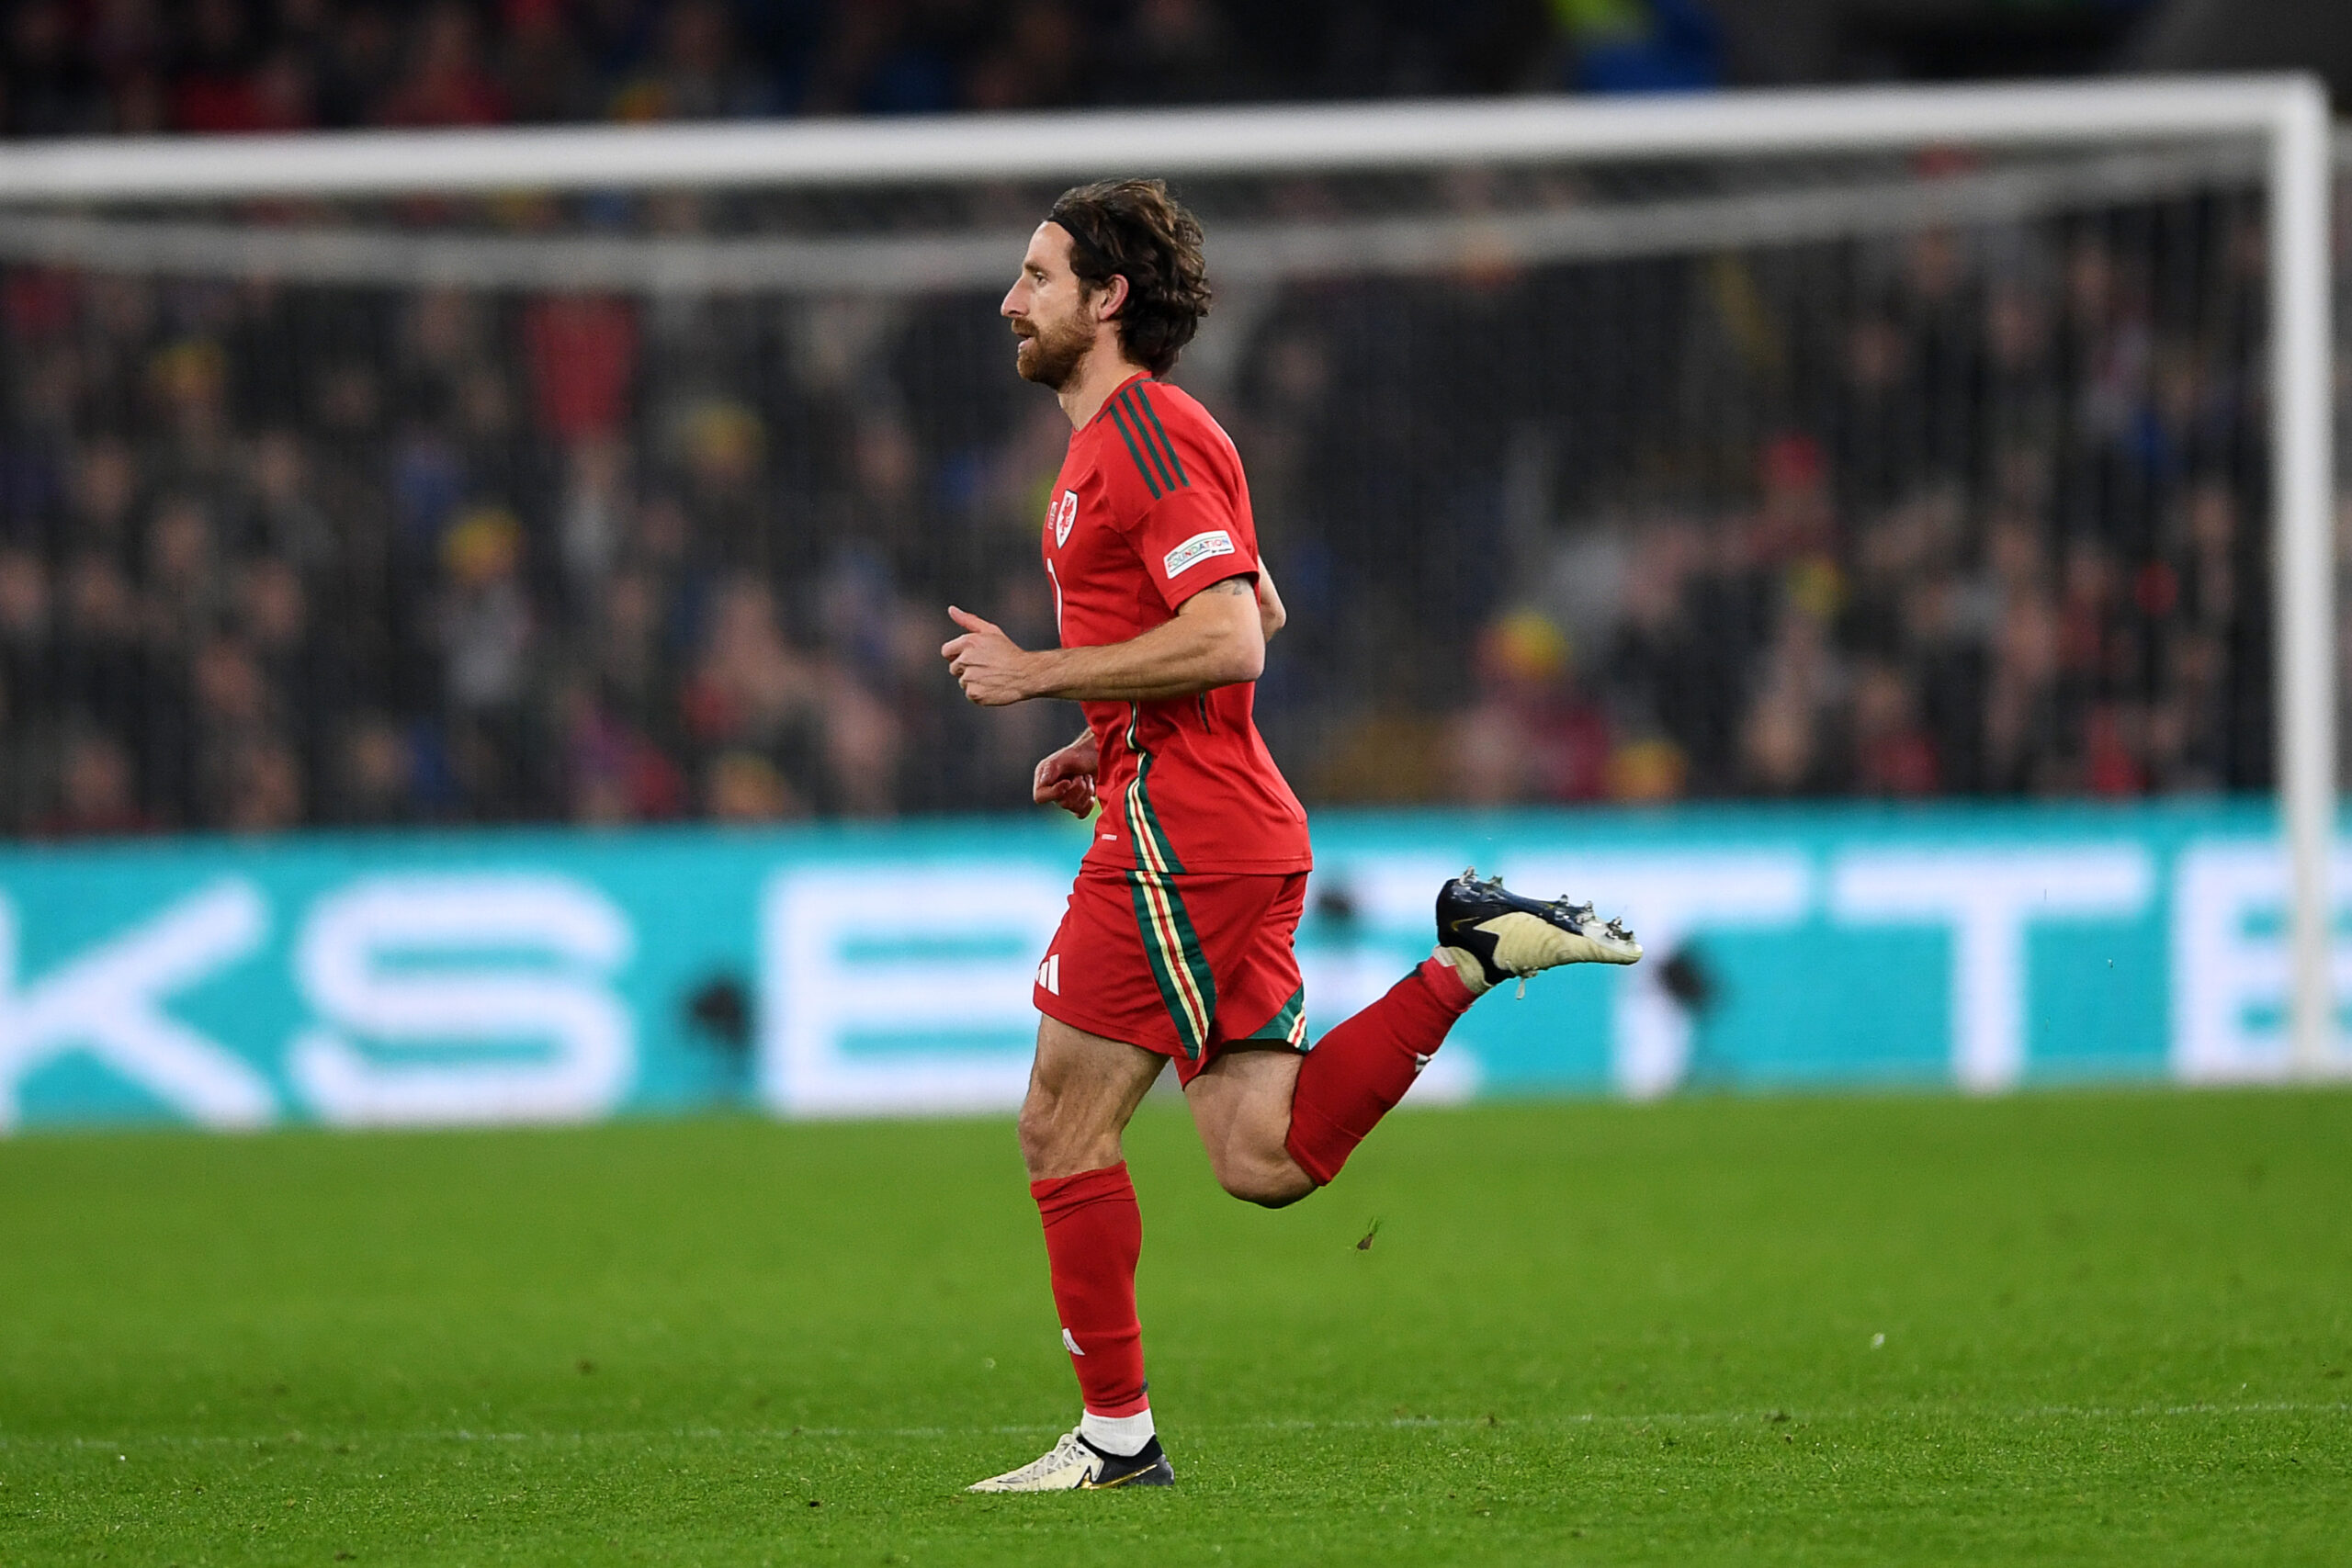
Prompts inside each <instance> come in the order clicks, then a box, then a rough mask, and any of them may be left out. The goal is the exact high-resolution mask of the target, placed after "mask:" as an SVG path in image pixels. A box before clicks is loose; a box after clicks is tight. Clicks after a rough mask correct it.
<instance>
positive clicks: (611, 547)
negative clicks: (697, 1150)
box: [0, 83, 2334, 923]
mask: <svg viewBox="0 0 2352 1568" xmlns="http://www.w3.org/2000/svg"><path fill="white" fill-rule="evenodd" d="M2319 112H2320V111H2319V110H2318V109H2317V108H2316V107H2315V106H2314V105H2313V104H2312V101H2311V100H2310V98H2309V96H2308V93H2307V92H2305V91H2301V90H2299V89H2297V88H2296V87H2294V86H2293V85H2287V84H2277V83H2239V84H2224V85H2210V86H2205V87H2198V86H2194V85H2184V86H2177V87H2156V88H2139V89H2099V90H2092V91H2085V90H2079V89H2076V90H2069V91H2067V92H2064V93H2052V92H2039V93H2038V92H2034V91H2030V90H2016V91H1997V90H1995V91H1978V92H1974V93H1965V92H1963V93H1946V94H1928V95H1912V96H1905V95H1877V94H1866V95H1856V96H1826V97H1824V96H1798V97H1791V98H1764V99H1758V100H1755V101H1752V102H1749V101H1743V100H1738V99H1730V100H1709V101H1707V102H1705V103H1703V104H1694V105H1687V106H1636V107H1633V108H1630V109H1623V110H1611V109H1599V108H1592V107H1577V106H1542V105H1530V106H1505V107H1493V108H1460V109H1451V110H1448V109H1437V108H1409V109H1390V110H1378V111H1372V110H1367V111H1305V112H1297V113H1282V112H1272V111H1267V112H1257V113H1251V112H1244V113H1238V114H1222V115H1192V116H1187V115H1165V116H1156V115H1155V116H1112V117H1091V118H1089V117H1079V118H1061V119H1057V118H1050V117H1038V118H1014V119H1008V120H998V121H989V122H976V123H970V124H947V125H937V126H921V127H905V126H899V127H881V128H872V127H818V128H797V129H793V128H786V129H781V130H778V129H759V130H681V131H670V132H655V133H634V134H630V133H614V132H610V131H582V132H576V133H562V132H556V133H547V132H539V133H516V134H478V135H465V134H451V135H446V136H424V137H385V136H370V137H358V138H346V139H340V140H337V139H313V140H311V141H301V142H284V143H280V142H259V143H254V144H250V145H241V144H236V143H227V142H219V143H209V144H201V145H197V146H180V147H153V146H116V147H107V146H101V145H96V144H90V145H85V146H80V147H68V148H64V149H62V150H60V149H52V150H50V151H49V152H32V151H18V152H10V153H8V154H7V155H6V158H5V159H0V309H5V312H6V333H5V344H0V382H5V397H6V415H5V418H6V429H5V448H6V468H5V470H0V507H5V518H4V519H0V526H5V537H4V538H0V660H5V666H4V667H0V687H4V688H5V701H6V718H7V723H6V729H5V732H4V734H0V821H5V822H6V825H7V826H8V827H10V828H11V829H15V830H17V831H19V832H39V831H45V830H61V831H70V830H75V829H78V828H86V827H93V826H95V827H106V826H116V827H127V826H137V825H157V826H166V827H182V826H185V827H190V828H199V827H229V828H236V827H269V826H279V825H286V824H290V823H299V822H321V823H344V822H409V821H482V820H586V821H614V820H644V819H665V818H688V817H713V818H733V819H767V818H786V817H793V816H799V815H807V814H817V815H834V814H847V815H858V814H890V813H910V812H935V811H953V810H966V809H980V808H992V807H1009V806H1013V805H1016V804H1018V803H1021V802H1023V801H1025V799H1026V797H1027V779H1028V772H1029V768H1030V766H1031V765H1032V763H1033V762H1034V761H1035V757H1036V756H1037V755H1038V754H1040V752H1041V750H1044V749H1046V748H1047V747H1048V746H1049V745H1050V744H1052V743H1053V742H1054V741H1055V740H1056V739H1058V738H1060V732H1061V731H1063V730H1065V729H1068V728H1070V727H1071V725H1072V723H1073V720H1072V718H1071V716H1069V715H1068V714H1065V713H1060V712H1056V711H1052V710H1050V709H1042V708H1036V707H1032V708H1025V709H1021V710H1015V711H1013V712H1012V713H1008V714H990V715H988V716H978V715H975V714H974V713H972V712H970V711H969V710H967V708H965V707H964V706H963V705H961V703H960V701H959V700H958V699H957V698H956V694H955V691H954V689H953V687H952V685H951V684H950V683H949V682H946V681H945V680H944V677H943V675H942V673H941V671H940V668H939V665H938V660H937V651H936V650H937V647H938V644H939V642H940V641H941V640H942V638H943V637H944V636H945V635H947V633H948V628H947V626H946V623H945V621H944V616H943V614H942V611H943V606H944V604H947V603H949V602H951V601H952V602H955V603H957V604H963V605H965V606H967V607H969V608H972V609H975V610H978V611H979V612H981V613H983V614H985V615H989V616H990V617H991V618H993V619H996V620H998V621H1000V622H1001V623H1002V624H1003V625H1005V626H1007V628H1008V629H1009V630H1011V631H1012V634H1013V635H1014V636H1015V637H1016V638H1018V639H1023V640H1026V641H1028V642H1031V643H1035V642H1038V641H1050V640H1051V637H1052V635H1053V634H1052V622H1051V605H1050V600H1049V598H1048V596H1047V594H1046V589H1045V586H1044V582H1043V579H1042V577H1041V576H1040V574H1039V572H1038V570H1037V567H1036V561H1035V536H1036V530H1037V526H1038V523H1039V519H1040V518H1041V517H1042V516H1043V514H1044V512H1045V503H1046V496H1045V490H1046V485H1047V484H1048V482H1049V480H1050V479H1051V476H1052V474H1053V472H1054V470H1055V468H1056V466H1057V461H1058V458H1059V456H1060V452H1061V448H1062V445H1063V442H1064V439H1065V437H1066V435H1067V426H1066V424H1065V423H1063V422H1062V420H1061V416H1060V413H1059V412H1058V410H1057V408H1056V407H1055V405H1054V403H1053V401H1052V400H1051V399H1050V398H1048V397H1046V396H1045V395H1044V394H1043V393H1041V392H1040V391H1039V390H1038V389H1035V388H1032V387H1028V386H1026V385H1024V384H1023V383H1021V382H1020V381H1019V380H1018V379H1016V378H1014V376H1013V375H1012V366H1011V354H1010V340H1009V338H1008V337H1007V335H1006V333H1005V329H1004V326H1003V323H1002V322H1001V321H999V320H998V319H997V316H996V313H995V307H996V301H997V299H998V297H999V295H1000V294H1001V290H1002V288H1003V287H1004V286H1005V284H1006V283H1007V282H1009V280H1010V278H1011V276H1012V272H1013V270H1014V267H1015V265H1016V262H1017V259H1018V256H1019V254H1020V252H1021V248H1022V246H1023V243H1024V241H1025V236H1026V234H1027V231H1028V230H1029V229H1030V228H1031V226H1032V225H1034V223H1035V221H1036V220H1037V219H1038V218H1039V216H1040V215H1041V214H1042V213H1043V212H1044V211H1045V210H1046V208H1047V206H1048V205H1049V204H1050V202H1051V199H1052V197H1054V195H1055V194H1056V193H1057V191H1058V190H1059V189H1061V188H1062V187H1063V186H1065V185H1067V184H1069V183H1070V182H1071V181H1072V180H1073V179H1075V178H1078V177H1080V176H1086V175H1100V174H1107V173H1128V172H1143V173H1155V172H1160V173H1166V174H1167V175H1168V176H1169V177H1170V180H1171V182H1172V183H1173V184H1174V185H1175V186H1176V187H1177V189H1178V192H1179V194H1180V195H1181V196H1182V197H1183V198H1184V199H1185V200H1186V201H1187V202H1188V203H1189V204H1190V205H1191V206H1192V207H1193V209H1194V210H1195V211H1196V212H1198V213H1199V214H1200V216H1201V218H1202V219H1203V220H1204V225H1205V227H1206V230H1207V233H1208V255H1209V263H1210V269H1211V276H1212V282H1213V284H1214V286H1215V288H1216V308H1215V310H1214V313H1213V315H1212V316H1211V318H1210V320H1209V322H1208V323H1207V325H1206V327H1205V328H1204V331H1203V333H1202V334H1201V336H1200V338H1199V340H1198V341H1197V342H1196V343H1195V344H1193V346H1192V347H1191V349H1189V350H1188V351H1187V353H1186V354H1185V355H1184V359H1183V362H1182V366H1181V367H1180V368H1179V370H1178V372H1177V374H1176V379H1177V380H1178V381H1179V382H1180V383H1182V385H1184V386H1185V387H1186V388H1188V389H1191V390H1192V391H1193V392H1194V393H1196V394H1197V395H1198V396H1200V397H1201V398H1202V399H1203V400H1204V401H1205V402H1206V403H1207V404H1208V406H1209V407H1210V409H1211V410H1212V411H1213V412H1216V414H1217V416H1218V417H1219V418H1220V419H1221V420H1222V421H1223V422H1224V423H1226V425H1227V428H1228V429H1229V430H1230V431H1231V432H1232V434H1233V435H1234V437H1235V439H1236V441H1237V442H1238V445H1239V446H1240V448H1241V451H1242V453H1243V456H1244V457H1245V459H1246V461H1247V465H1248V468H1249V472H1250V479H1251V483H1252V487H1253V493H1254V498H1255V505H1256V512H1257V516H1258V520H1259V527H1260V531H1261V539H1262V543H1263V547H1264V550H1265V554H1266V557H1267V559H1268V561H1269V564H1270V565H1271V567H1272V570H1273V572H1274V574H1275V577H1276V579H1277V581H1279V583H1280V585H1281V588H1282V592H1283V596H1284V597H1285V599H1286V600H1287V601H1288V602H1289V604H1290V607H1291V621H1290V627H1289V629H1288V630H1287V631H1285V632H1284V634H1283V639H1282V643H1281V645H1280V653H1279V657H1277V658H1276V659H1275V660H1273V661H1272V664H1271V666H1270V669H1269V672H1268V675H1267V678H1266V680H1265V682H1263V684H1262V686H1261V692H1260V712H1261V723H1262V726H1263V728H1265V730H1266V733H1267V735H1268V737H1269V740H1270V743H1271V744H1272V747H1273V749H1274V750H1275V752H1276V753H1277V756H1278V758H1279V759H1280V760H1281V761H1282V762H1283V765H1284V768H1285V771H1286V772H1287V773H1289V774H1290V776H1291V777H1292V778H1293V779H1294V780H1295V781H1296V782H1297V783H1298V784H1299V785H1300V786H1301V790H1302V793H1303V794H1306V795H1307V796H1308V797H1309V798H1310V800H1313V801H1317V802H1375V803H1465V804H1477V805H1492V804H1504V803H1513V802H1557V801H1609V800H1614V801H1627V802H1656V801H1662V800H1671V799H1680V798H1740V799H1746V798H1759V797H1791V796H1826V797H1855V796H1881V797H1883V796H1898V797H1923V796H1946V795H1960V796H1996V797H2000V796H2018V795H2030V796H2036V797H2048V796H2082V797H2126V796H2139V795H2163V794H2172V793H2182V792H2193V793H2200V794H2201V793H2211V792H2219V791H2267V790H2273V789H2278V788H2281V787H2282V786H2288V787H2290V789H2291V788H2292V787H2294V781H2295V778H2296V777H2298V776H2300V778H2301V795H2298V796H2297V798H2298V799H2299V800H2301V802H2302V805H2301V807H2299V808H2298V809H2300V810H2301V813H2302V814H2301V817H2300V818H2297V820H2299V821H2300V822H2301V823H2302V824H2303V826H2304V829H2306V832H2305V838H2306V839H2307V840H2309V841H2308V842H2306V843H2304V844H2303V846H2302V847H2303V849H2305V850H2308V851H2311V852H2312V853H2310V854H2307V855H2305V856H2304V857H2303V858H2304V859H2305V860H2306V861H2308V862H2311V863H2314V864H2315V856H2316V844H2317V842H2318V840H2317V839H2316V838H2314V837H2312V832H2313V831H2317V830H2320V829H2314V828H2313V824H2324V818H2323V817H2319V816H2315V815H2314V812H2315V811H2324V810H2325V809H2326V803H2327V802H2329V801H2331V800H2332V792H2333V775H2332V761H2331V758H2330V752H2331V751H2332V748H2333V745H2334V739H2333V735H2334V726H2333V709H2332V706H2329V705H2330V704H2332V702H2333V696H2332V691H2333V685H2332V682H2331V679H2330V676H2329V671H2328V670H2327V668H2326V666H2327V665H2328V664H2329V663H2330V661H2331V660H2332V659H2333V657H2334V655H2333V653H2332V652H2331V651H2329V649H2330V648H2331V647H2332V637H2331V634H2330V633H2329V632H2328V630H2327V627H2328V626H2329V620H2328V615H2329V610H2328V594H2329V592H2330V584H2331V583H2332V581H2333V577H2332V573H2333V568H2332V565H2331V564H2330V560H2329V552H2328V547H2327V531H2326V524H2325V512H2326V507H2325V506H2324V504H2319V505H2318V506H2317V507H2316V511H2317V513H2318V515H2317V516H2313V515H2312V513H2313V511H2314V504H2313V502H2312V495H2313V494H2314V493H2315V491H2312V475H2314V474H2318V475H2320V476H2321V479H2322V480H2323V481H2324V467H2323V466H2320V465H2324V430H2320V431H2318V432H2317V433H2316V434H2314V433H2313V432H2312V430H2309V429H2302V428H2301V427H2299V426H2298V424H2297V421H2298V420H2299V419H2302V418H2304V416H2306V415H2311V416H2312V417H2315V418H2318V419H2324V417H2325V413H2324V411H2325V408H2326V402H2325V395H2326V394H2325V387H2324V355H2325V344H2324V342H2320V343H2309V342H2305V341H2302V340H2301V339H2299V338H2298V337H2297V335H2296V332H2295V330H2294V327H2293V324H2292V323H2289V322H2283V321H2282V320H2281V310H2282V308H2283V307H2282V303H2281V302H2282V300H2287V299H2290V297H2291V298H2292V299H2298V300H2301V301H2303V303H2301V304H2298V305H2296V306H2294V307H2293V308H2295V309H2297V310H2302V311H2303V312H2304V314H2303V316H2302V317H2301V318H2300V319H2301V320H2302V321H2307V322H2311V323H2316V324H2317V325H2318V326H2319V328H2320V329H2321V330H2324V321H2325V319H2326V318H2325V308H2324V307H2325V299H2324V294H2323V295H2322V297H2321V298H2320V299H2319V300H2318V305H2319V309H2318V310H2317V313H2316V314H2312V312H2311V311H2310V310H2309V301H2310V298H2311V295H2312V290H2311V289H2310V288H2308V287H2305V288H2303V289H2302V292H2301V293H2300V294H2297V293H2296V292H2295V285H2296V280H2295V279H2294V278H2292V277H2289V276H2283V275H2282V273H2281V271H2280V268H2279V267H2278V257H2279V256H2281V255H2308V254H2312V253H2315V252H2316V250H2317V248H2318V247H2319V245H2320V237H2319V235H2318V232H2317V231H2316V230H2315V229H2312V225H2313V224H2314V223H2316V222H2317V221H2318V220H2319V216H2318V209H2315V208H2314V207H2313V206H2312V203H2311V202H2310V200H2309V199H2308V197H2309V192H2308V190H2305V191H2304V192H2303V194H2302V195H2301V196H2300V197H2295V198H2294V202H2289V201H2288V200H2287V198H2286V197H2285V196H2283V195H2282V192H2283V191H2285V190H2286V187H2287V186H2289V185H2291V184H2293V180H2294V177H2295V175H2294V171H2295V170H2296V169H2300V168H2301V167H2303V166H2304V165H2303V164H2298V163H2297V162H2295V160H2296V159H2298V158H2300V159H2302V160H2303V161H2304V163H2306V164H2307V163H2308V161H2309V158H2310V156H2311V155H2312V152H2311V143H2312V136H2313V135H2315V134H2316V132H2315V131H2314V130H2313V129H2312V128H2313V127H2314V126H2315V125H2316V124H2317V123H2318V121H2317V119H2316V116H2317V115H2318V114H2319ZM2299 188H2300V187H2299ZM2296 202H2300V203H2301V205H2295V203H2296ZM2282 204H2283V205H2282ZM2282 222H2284V223H2287V224H2290V225H2301V228H2299V229H2298V230H2297V233H2298V234H2302V231H2303V230H2312V232H2310V233H2309V234H2302V237H2301V238H2300V239H2297V238H2295V237H2294V236H2290V235H2284V234H2282V233H2281V232H2280V224H2281V223H2282ZM2298 246H2300V247H2301V248H2300V249H2297V248H2296V247H2298ZM2306 281H2307V280H2306ZM2312 355H2317V356H2319V359H2320V361H2321V363H2320V367H2319V369H2318V371H2317V372H2316V373H2314V371H2313V368H2312V363H2311V357H2312ZM2282 389H2291V390H2283V391H2282ZM2299 429H2300V431H2301V433H2300V434H2298V431H2299ZM2315 453H2316V454H2318V455H2317V456H2315V455H2314V454H2315ZM2282 454H2283V455H2285V456H2284V457H2283V459H2282ZM2282 460H2283V461H2284V462H2285V463H2286V464H2287V465H2288V466H2287V468H2282V467H2281V464H2282ZM2298 487H2301V488H2300V489H2299V488H2298ZM2296 519H2300V521H2296ZM2297 529H2300V533H2298V532H2296V530H2297ZM2282 551H2284V552H2285V553H2284V554H2282V553H2281V552H2282ZM2282 567H2283V570H2282ZM2296 592H2303V593H2304V595H2305V597H2304V600H2303V601H2302V602H2301V607H2300V608H2298V607H2297V604H2296V603H2295V599H2294V595H2295V593H2296ZM2298 628H2300V629H2298ZM2314 628H2316V632H2315V635H2316V637H2317V639H2318V644H2317V646H2318V648H2319V649H2320V651H2319V654H2318V656H2317V658H2316V665H2317V667H2316V668H2314V667H2313V665H2314V659H2313V656H2312V646H2313V643H2312V638H2313V636H2314ZM2298 637H2301V642H2300V643H2298V641H2297V638H2298ZM2298 649H2300V651H2298ZM2282 660H2283V662H2282ZM2298 704H2301V707H2300V708H2298V707H2297V705H2298ZM2298 714H2300V717H2299V716H2298ZM2298 737H2300V738H2301V739H2297V738H2298ZM2282 744H2283V745H2284V746H2285V747H2286V750H2283V751H2282ZM2298 747H2300V748H2301V750H2297V748H2298ZM2298 768H2300V769H2301V773H2300V775H2298V774H2297V773H2296V770H2297V769H2298ZM2315 803H2316V804H2315ZM2307 869H2308V868H2307ZM2310 875H2311V877H2312V878H2316V877H2317V876H2318V873H2317V872H2316V871H2315V870H2313V871H2311V872H2310ZM2314 886H2315V884H2314ZM2312 897H2316V895H2315V894H2314V895H2312ZM2299 907H2301V906H2300V904H2299ZM2310 908H2317V906H2316V905H2315V904H2313V905H2311V906H2310ZM2307 923H2308V922H2307Z"/></svg>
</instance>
